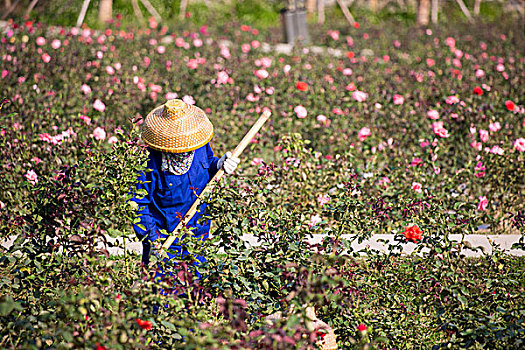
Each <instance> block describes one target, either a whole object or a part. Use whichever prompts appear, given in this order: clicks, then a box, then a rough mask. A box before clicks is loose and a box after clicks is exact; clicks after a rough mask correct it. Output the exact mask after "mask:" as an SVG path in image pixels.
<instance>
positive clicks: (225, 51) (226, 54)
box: [221, 46, 232, 59]
mask: <svg viewBox="0 0 525 350" xmlns="http://www.w3.org/2000/svg"><path fill="white" fill-rule="evenodd" d="M221 55H222V57H224V58H226V59H230V58H231V57H232V56H231V54H230V50H229V49H228V48H227V47H226V46H223V47H221Z"/></svg>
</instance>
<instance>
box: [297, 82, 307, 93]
mask: <svg viewBox="0 0 525 350" xmlns="http://www.w3.org/2000/svg"><path fill="white" fill-rule="evenodd" d="M295 87H296V88H297V89H298V90H300V91H306V90H308V84H307V83H305V82H303V81H299V82H297V84H296V85H295Z"/></svg>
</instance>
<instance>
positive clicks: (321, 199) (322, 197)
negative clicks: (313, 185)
mask: <svg viewBox="0 0 525 350" xmlns="http://www.w3.org/2000/svg"><path fill="white" fill-rule="evenodd" d="M329 201H330V196H329V195H327V194H322V193H320V194H319V195H318V196H317V202H318V203H319V205H325V204H326V203H328V202H329Z"/></svg>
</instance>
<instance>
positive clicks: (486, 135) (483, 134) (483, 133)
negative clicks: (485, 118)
mask: <svg viewBox="0 0 525 350" xmlns="http://www.w3.org/2000/svg"><path fill="white" fill-rule="evenodd" d="M479 138H480V139H481V142H487V141H488V140H489V132H488V131H487V130H480V131H479Z"/></svg>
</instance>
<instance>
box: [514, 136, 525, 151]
mask: <svg viewBox="0 0 525 350" xmlns="http://www.w3.org/2000/svg"><path fill="white" fill-rule="evenodd" d="M514 149H516V150H517V151H518V152H525V139H524V138H519V139H517V140H516V141H514Z"/></svg>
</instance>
